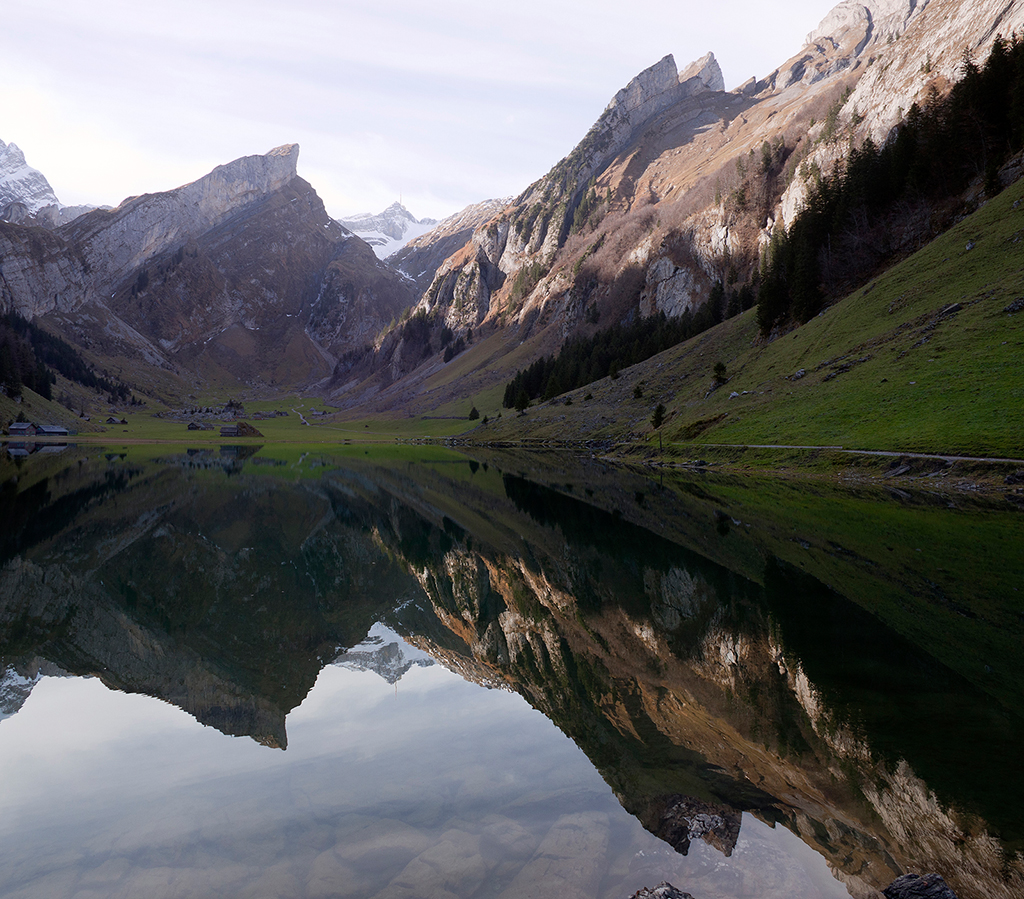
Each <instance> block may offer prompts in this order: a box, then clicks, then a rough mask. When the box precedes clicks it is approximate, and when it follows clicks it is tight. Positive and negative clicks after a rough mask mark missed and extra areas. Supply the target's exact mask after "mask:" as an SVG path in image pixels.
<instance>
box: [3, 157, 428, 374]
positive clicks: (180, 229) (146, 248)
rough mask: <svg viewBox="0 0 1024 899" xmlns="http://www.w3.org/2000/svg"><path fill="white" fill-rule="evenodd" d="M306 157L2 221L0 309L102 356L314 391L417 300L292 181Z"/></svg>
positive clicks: (260, 162) (257, 160)
mask: <svg viewBox="0 0 1024 899" xmlns="http://www.w3.org/2000/svg"><path fill="white" fill-rule="evenodd" d="M297 157H298V147H297V146H296V145H288V146H285V147H280V148H278V149H276V150H272V151H271V152H270V153H268V154H267V155H265V156H251V157H245V158H243V159H239V160H236V161H235V162H232V163H229V164H228V165H224V166H220V167H218V168H217V169H215V170H214V171H213V172H211V173H210V174H209V175H207V176H206V177H204V178H201V179H199V180H198V181H196V182H193V183H191V184H188V185H185V186H184V187H182V188H178V189H177V190H172V191H167V192H164V193H161V194H152V195H146V196H142V197H136V198H132V199H130V200H127V201H125V202H124V203H123V204H122V205H121V206H120V207H118V208H117V209H115V210H112V211H109V212H108V211H102V210H98V211H95V212H92V213H90V214H89V215H86V216H83V217H82V218H80V219H78V220H76V221H74V222H72V223H71V224H70V225H68V226H65V227H62V228H60V229H59V230H58V231H56V232H52V233H50V232H45V231H42V230H41V229H35V228H25V227H18V226H14V225H0V301H2V302H3V305H4V306H5V307H6V308H12V309H15V310H17V311H18V312H20V313H21V314H23V315H26V316H28V317H30V318H32V317H43V318H44V319H45V321H46V322H47V323H48V324H49V326H50V327H52V328H53V329H54V330H56V331H57V332H58V333H60V334H62V335H64V336H66V337H67V338H69V339H71V340H72V341H74V342H77V343H78V344H79V345H80V346H83V347H85V348H87V349H89V350H90V351H92V352H94V353H96V354H97V355H99V356H101V357H104V356H105V357H110V356H115V357H127V358H130V359H131V358H135V359H139V358H141V359H142V360H144V362H145V363H146V364H149V365H155V366H158V367H160V368H164V369H169V370H171V371H175V372H177V373H179V374H181V375H184V376H185V377H186V378H190V379H191V378H195V377H198V378H202V379H204V380H207V381H209V380H213V381H214V382H227V383H232V382H237V381H245V382H249V383H262V384H266V383H270V384H275V385H287V386H293V385H304V384H305V385H308V384H310V383H312V382H315V381H317V380H319V379H321V378H323V377H325V376H327V375H328V374H330V372H331V370H332V369H333V366H334V364H335V362H336V361H337V356H338V355H342V354H344V353H346V352H349V351H350V350H352V349H353V347H360V346H364V345H368V344H369V343H370V342H371V340H372V337H373V335H374V334H376V333H377V332H378V331H379V330H380V329H381V328H382V327H384V326H385V325H386V324H387V323H388V322H389V321H391V320H392V319H393V318H395V317H397V316H398V315H400V314H401V312H402V310H404V309H405V308H407V307H408V306H409V305H411V304H412V302H414V300H415V294H414V291H413V288H412V286H411V284H410V283H409V282H408V281H407V280H406V279H404V278H402V277H401V276H399V275H396V274H395V273H394V272H392V271H391V270H390V269H388V268H387V267H386V266H384V265H383V264H382V263H380V262H379V261H378V260H377V259H376V257H375V256H374V254H373V251H372V250H371V249H370V248H369V247H368V246H367V245H366V244H365V243H364V242H363V241H361V240H359V239H358V238H357V237H355V236H353V235H352V234H351V233H350V232H349V231H347V230H346V229H345V228H344V227H342V226H341V225H340V224H338V223H337V222H335V221H333V220H332V219H331V218H330V216H328V215H327V212H326V210H325V209H324V206H323V203H322V202H321V200H320V198H319V197H318V196H317V195H316V192H315V191H314V190H313V188H312V187H311V186H310V185H309V184H308V183H307V182H305V181H304V180H302V179H301V178H299V177H298V176H297V174H296V160H297Z"/></svg>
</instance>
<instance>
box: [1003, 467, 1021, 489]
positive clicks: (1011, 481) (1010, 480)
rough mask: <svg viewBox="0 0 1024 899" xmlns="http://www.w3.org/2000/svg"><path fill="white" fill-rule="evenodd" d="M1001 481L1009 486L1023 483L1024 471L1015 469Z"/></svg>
mask: <svg viewBox="0 0 1024 899" xmlns="http://www.w3.org/2000/svg"><path fill="white" fill-rule="evenodd" d="M1003 483H1004V484H1008V485H1009V486H1011V487H1012V486H1014V485H1016V484H1024V471H1015V472H1013V474H1008V475H1007V476H1006V478H1005V479H1004V480H1003Z"/></svg>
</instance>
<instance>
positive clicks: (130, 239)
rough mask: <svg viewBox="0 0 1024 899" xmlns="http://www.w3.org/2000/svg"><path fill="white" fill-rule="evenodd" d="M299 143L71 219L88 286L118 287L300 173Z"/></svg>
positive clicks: (73, 239) (71, 239)
mask: <svg viewBox="0 0 1024 899" xmlns="http://www.w3.org/2000/svg"><path fill="white" fill-rule="evenodd" d="M298 158H299V146H298V144H287V145H285V146H282V147H277V148H276V149H273V150H271V151H270V152H269V153H267V154H266V155H264V156H244V157H242V158H241V159H236V160H235V161H234V162H230V163H228V164H227V165H221V166H218V167H217V168H215V169H214V170H213V171H212V172H210V174H208V175H205V176H204V177H202V178H200V179H199V180H198V181H193V182H192V183H191V184H186V185H185V186H184V187H179V188H177V189H175V190H170V191H165V192H164V193H158V194H146V195H144V196H141V197H132V198H129V199H127V200H125V201H124V202H123V203H122V204H121V205H120V206H118V207H117V208H116V209H113V210H111V211H109V212H107V211H103V210H97V211H95V212H92V213H90V214H89V215H87V216H83V217H82V218H80V219H78V220H76V221H75V222H72V223H71V224H70V225H69V226H68V227H67V229H65V231H64V233H65V234H66V236H67V239H68V240H69V242H71V243H73V244H75V245H76V246H78V247H80V248H81V252H82V255H83V257H84V258H85V259H86V261H87V262H88V265H89V275H88V285H89V286H90V287H91V288H93V289H105V288H106V286H108V285H119V284H120V283H122V282H123V281H124V280H125V279H126V278H128V277H130V276H132V275H134V273H135V272H136V271H137V270H138V269H139V268H140V267H141V266H142V265H143V264H144V263H146V262H147V261H148V260H150V259H152V258H153V257H155V256H158V255H160V254H161V253H164V252H167V251H168V250H172V249H177V248H178V247H180V246H182V245H183V244H185V243H187V242H188V240H189V239H190V238H191V239H193V240H194V239H197V238H198V237H199V236H201V235H202V234H205V233H206V232H208V231H210V230H212V229H213V228H215V227H216V226H218V225H220V224H222V223H223V222H225V221H226V220H227V219H228V218H230V217H231V216H232V215H234V214H235V213H237V212H239V211H240V210H242V209H244V208H245V207H247V206H250V205H252V204H254V203H257V202H260V201H261V200H264V199H265V198H266V197H267V196H268V195H270V194H272V193H273V192H275V191H277V190H279V189H281V188H283V187H284V186H285V185H287V184H288V183H289V182H291V181H292V180H293V179H295V178H296V177H297V170H296V166H297V163H298Z"/></svg>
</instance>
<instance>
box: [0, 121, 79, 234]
mask: <svg viewBox="0 0 1024 899" xmlns="http://www.w3.org/2000/svg"><path fill="white" fill-rule="evenodd" d="M95 208H96V207H95V206H64V205H63V204H62V203H61V202H60V201H59V200H58V199H57V195H56V194H55V193H54V192H53V188H52V187H50V182H49V181H47V180H46V177H45V176H44V175H43V173H42V172H40V171H39V170H38V169H34V168H32V166H30V165H29V164H28V163H27V162H26V161H25V154H24V153H23V152H22V151H21V148H20V147H19V146H18V145H17V144H13V143H12V144H5V143H4V142H3V141H2V140H0V222H14V223H15V224H19V223H26V222H27V223H29V224H33V225H43V226H44V227H47V228H56V227H58V226H59V225H63V224H65V223H66V222H70V221H71V220H72V219H74V218H78V216H80V215H83V214H84V213H86V212H89V211H90V210H92V209H95Z"/></svg>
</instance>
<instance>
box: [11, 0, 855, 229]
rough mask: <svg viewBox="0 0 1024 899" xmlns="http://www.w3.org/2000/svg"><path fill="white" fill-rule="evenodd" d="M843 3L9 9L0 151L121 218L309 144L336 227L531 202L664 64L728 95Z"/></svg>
mask: <svg viewBox="0 0 1024 899" xmlns="http://www.w3.org/2000/svg"><path fill="white" fill-rule="evenodd" d="M835 2H836V0H777V2H775V3H766V2H763V0H730V2H728V3H709V2H707V0H674V2H664V0H620V2H606V0H588V2H577V0H511V2H505V3H493V2H485V0H430V2H428V0H386V2H381V3H376V4H375V3H372V2H365V0H363V2H358V3H357V2H350V0H332V2H327V0H289V2H280V0H273V2H269V0H244V2H242V0H162V2H160V3H153V4H149V3H145V4H144V3H139V2H137V0H96V2H93V3H82V2H81V0H3V2H2V4H0V12H2V16H0V83H2V85H3V87H2V88H0V139H2V140H4V141H6V142H8V143H12V142H13V143H16V144H17V145H18V146H19V147H21V149H22V150H24V151H25V154H26V156H27V158H28V162H29V164H30V165H32V166H34V167H35V168H37V169H39V170H40V171H42V172H43V174H44V175H46V177H47V178H48V180H49V181H50V183H51V185H52V186H53V188H54V191H55V192H56V194H57V196H58V197H59V198H60V200H61V202H63V203H65V204H69V205H70V204H77V203H98V204H104V203H105V204H110V205H116V204H117V203H119V202H120V201H121V200H122V199H124V198H125V197H126V196H131V195H134V194H139V193H145V192H151V191H159V190H166V189H169V188H172V187H177V186H178V185H180V184H184V183H187V182H189V181H193V180H195V179H196V178H199V177H201V176H202V175H204V174H206V172H208V171H209V170H210V169H212V168H213V167H214V166H216V165H219V164H221V163H224V162H228V161H230V160H232V159H235V158H237V157H239V156H248V155H253V154H262V153H265V152H267V151H268V150H270V149H272V148H273V147H276V146H279V145H280V144H284V143H298V144H300V145H301V148H302V152H301V155H300V157H299V174H300V175H302V177H304V178H305V179H306V180H308V181H309V182H310V183H312V185H313V186H314V188H316V190H317V192H318V193H319V194H320V196H321V197H322V198H323V200H324V202H325V203H326V205H327V209H328V211H329V212H330V213H331V214H332V215H334V216H335V217H344V216H346V215H351V214H354V213H357V212H379V211H380V210H382V209H383V208H384V207H386V206H387V205H389V204H390V203H392V202H393V201H394V200H396V199H398V198H399V197H401V199H402V200H403V202H404V203H405V205H406V206H407V207H408V208H409V209H410V211H411V212H412V213H413V214H414V215H416V216H419V217H421V218H422V217H424V216H431V217H435V218H440V217H443V216H445V215H448V214H450V213H453V212H455V211H457V210H459V209H461V208H463V207H464V206H466V205H468V204H469V203H473V202H477V201H479V200H483V199H488V198H492V197H501V196H508V195H511V194H516V193H519V192H520V191H521V190H522V189H523V188H525V187H526V186H528V185H529V184H530V183H531V182H532V181H534V180H535V179H536V178H538V177H540V176H541V175H543V174H544V173H545V172H546V171H548V169H550V168H551V166H552V165H554V164H555V163H556V162H558V160H559V159H561V158H562V157H563V156H565V154H566V153H568V152H569V151H570V150H571V149H572V148H573V146H575V144H576V143H577V142H578V141H579V140H580V139H581V138H582V137H583V135H584V134H585V133H586V131H587V129H588V128H589V127H590V125H591V124H593V122H594V121H595V120H596V119H597V117H598V116H599V115H600V114H601V111H602V110H603V109H604V107H605V106H606V105H607V103H608V101H609V100H610V99H611V98H612V96H614V94H615V92H616V91H617V90H619V88H621V87H623V86H624V85H625V84H626V83H627V82H628V81H629V80H630V79H631V78H633V77H634V76H635V75H636V74H637V73H638V72H640V71H641V70H643V69H645V68H647V67H648V66H650V65H652V64H654V63H655V62H657V61H658V60H659V59H661V57H663V56H664V55H665V54H667V53H671V54H673V55H674V56H675V60H676V64H677V65H678V66H679V67H680V68H682V67H683V66H685V65H686V64H687V63H688V62H690V61H692V60H694V59H697V58H699V57H700V56H703V55H704V53H706V52H707V51H709V50H711V51H712V52H714V54H715V56H716V57H717V58H718V61H719V64H720V65H721V67H722V71H723V73H724V75H725V81H726V86H727V87H728V88H732V87H735V86H737V85H738V84H741V83H742V82H743V81H745V80H746V79H747V78H749V77H750V76H751V75H756V76H757V77H763V76H764V75H766V74H768V73H769V72H771V71H772V70H773V69H774V68H776V67H777V66H778V65H779V64H781V63H782V62H784V61H785V60H786V59H787V58H788V57H790V56H792V55H793V54H794V53H795V52H796V51H797V50H798V49H800V47H801V46H802V44H803V39H804V37H805V36H806V34H807V33H808V32H809V31H811V30H812V29H813V28H814V27H815V26H816V25H817V24H818V22H819V21H820V20H821V18H822V17H823V16H824V15H825V13H826V12H828V10H829V9H830V8H831V7H832V6H834V5H835Z"/></svg>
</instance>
